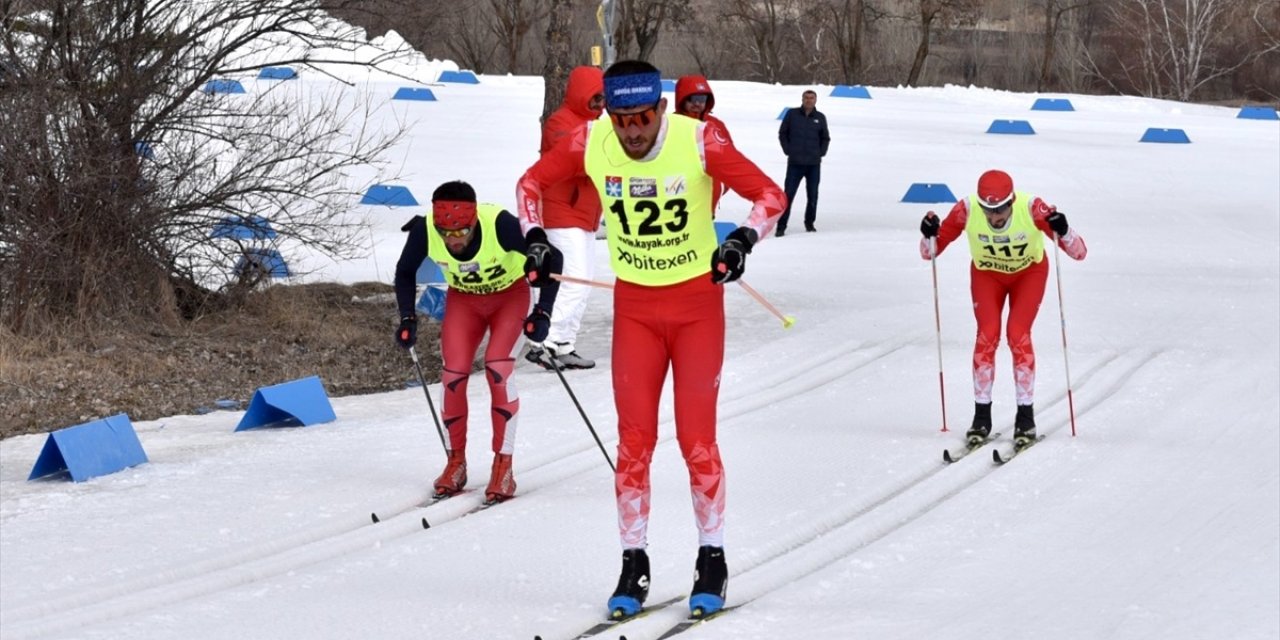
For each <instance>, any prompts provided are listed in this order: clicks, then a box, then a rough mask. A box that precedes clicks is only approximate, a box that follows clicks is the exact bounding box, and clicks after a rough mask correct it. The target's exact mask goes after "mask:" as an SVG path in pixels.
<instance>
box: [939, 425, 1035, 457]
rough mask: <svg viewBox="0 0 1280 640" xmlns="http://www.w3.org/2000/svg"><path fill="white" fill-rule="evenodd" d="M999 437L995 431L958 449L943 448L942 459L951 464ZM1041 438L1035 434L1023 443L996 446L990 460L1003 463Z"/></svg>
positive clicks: (998, 433)
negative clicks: (974, 442) (1001, 446)
mask: <svg viewBox="0 0 1280 640" xmlns="http://www.w3.org/2000/svg"><path fill="white" fill-rule="evenodd" d="M999 437H1000V432H998V431H997V432H996V433H993V434H991V435H989V436H987V437H986V438H985V439H984V440H982V441H981V442H978V443H976V444H969V443H965V445H964V446H963V447H960V448H958V449H944V450H943V451H942V461H943V462H945V463H947V464H953V463H955V462H958V461H960V459H961V458H964V457H965V456H967V455H969V454H971V453H973V452H974V451H977V450H978V449H981V448H983V447H985V446H987V445H988V444H990V443H992V442H995V441H996V439H997V438H999ZM1041 440H1044V436H1042V435H1041V436H1036V437H1035V438H1034V439H1032V440H1028V441H1027V442H1026V443H1025V444H1023V445H1021V446H1019V445H1017V444H1014V445H1013V446H1011V447H1005V448H1000V447H996V448H994V449H992V450H991V460H992V462H994V463H996V464H1005V463H1007V462H1009V461H1010V460H1012V459H1014V457H1016V456H1017V455H1018V454H1020V453H1022V452H1023V451H1026V450H1027V449H1030V448H1031V447H1033V446H1035V445H1036V444H1037V443H1039V442H1040V441H1041Z"/></svg>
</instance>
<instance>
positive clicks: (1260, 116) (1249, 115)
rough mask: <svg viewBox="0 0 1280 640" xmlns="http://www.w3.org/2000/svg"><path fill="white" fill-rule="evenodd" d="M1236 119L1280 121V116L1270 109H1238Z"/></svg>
mask: <svg viewBox="0 0 1280 640" xmlns="http://www.w3.org/2000/svg"><path fill="white" fill-rule="evenodd" d="M1236 117H1237V118H1244V119H1246V120H1280V114H1277V113H1276V110H1275V109H1272V108H1271V107H1240V113H1237V114H1236Z"/></svg>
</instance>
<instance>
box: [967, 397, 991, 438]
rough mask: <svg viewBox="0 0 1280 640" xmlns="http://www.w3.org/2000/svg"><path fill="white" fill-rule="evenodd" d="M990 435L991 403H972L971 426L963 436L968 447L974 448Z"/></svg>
mask: <svg viewBox="0 0 1280 640" xmlns="http://www.w3.org/2000/svg"><path fill="white" fill-rule="evenodd" d="M989 435H991V403H990V402H987V403H982V402H975V403H973V426H971V427H969V431H968V432H967V433H965V434H964V438H965V441H966V442H968V443H969V446H971V447H976V446H978V445H980V444H982V442H983V441H984V440H986V439H987V436H989Z"/></svg>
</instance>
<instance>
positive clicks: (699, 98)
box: [685, 93, 707, 104]
mask: <svg viewBox="0 0 1280 640" xmlns="http://www.w3.org/2000/svg"><path fill="white" fill-rule="evenodd" d="M685 100H686V101H688V102H692V103H693V104H706V103H707V96H706V95H704V94H701V93H699V94H698V95H696V96H689V97H688V98H685Z"/></svg>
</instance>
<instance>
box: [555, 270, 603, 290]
mask: <svg viewBox="0 0 1280 640" xmlns="http://www.w3.org/2000/svg"><path fill="white" fill-rule="evenodd" d="M551 278H552V279H554V280H559V281H560V282H567V283H569V284H582V285H586V286H588V287H596V288H599V289H612V288H613V283H612V282H605V281H603V280H587V279H586V278H575V277H573V276H566V275H564V274H561V273H553V274H551Z"/></svg>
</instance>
